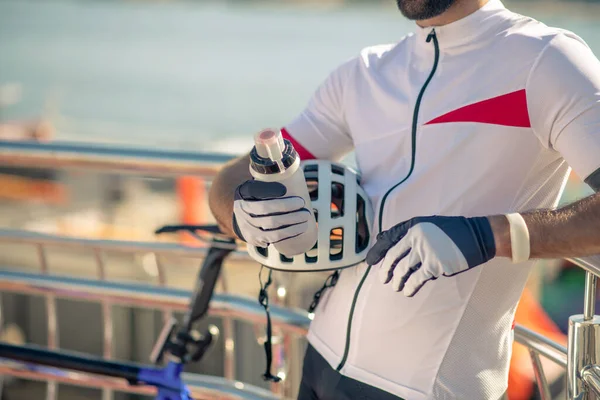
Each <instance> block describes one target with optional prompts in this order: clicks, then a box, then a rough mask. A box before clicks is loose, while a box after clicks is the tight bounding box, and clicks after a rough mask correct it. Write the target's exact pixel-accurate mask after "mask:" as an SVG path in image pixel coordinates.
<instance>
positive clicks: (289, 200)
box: [233, 180, 311, 247]
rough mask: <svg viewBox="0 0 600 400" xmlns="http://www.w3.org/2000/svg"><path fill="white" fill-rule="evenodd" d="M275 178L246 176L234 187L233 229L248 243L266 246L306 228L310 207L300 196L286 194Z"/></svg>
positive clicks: (298, 234) (296, 234)
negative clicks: (246, 178)
mask: <svg viewBox="0 0 600 400" xmlns="http://www.w3.org/2000/svg"><path fill="white" fill-rule="evenodd" d="M286 191H287V189H286V187H285V186H284V185H282V184H281V183H279V182H262V181H256V180H249V181H246V182H244V183H242V184H241V185H240V186H238V187H237V189H236V191H235V198H234V203H233V229H234V231H235V233H236V235H237V236H238V237H239V238H240V239H241V240H243V241H245V242H247V243H248V244H250V245H252V246H257V247H267V246H268V245H269V244H273V243H279V242H283V241H284V240H290V239H293V238H295V237H297V236H300V235H302V234H303V233H305V232H306V231H307V229H308V221H309V219H310V217H311V214H310V211H309V210H308V208H306V204H304V199H302V197H298V196H288V197H286V196H285V194H286Z"/></svg>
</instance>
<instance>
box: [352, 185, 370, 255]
mask: <svg viewBox="0 0 600 400" xmlns="http://www.w3.org/2000/svg"><path fill="white" fill-rule="evenodd" d="M366 208H367V207H366V204H365V200H364V199H363V198H362V197H361V196H358V195H357V196H356V242H355V243H356V249H355V250H356V252H357V253H360V252H362V251H364V250H366V248H367V246H368V245H369V240H371V237H370V235H369V227H368V226H367V225H366V224H365V221H366V220H367V218H366Z"/></svg>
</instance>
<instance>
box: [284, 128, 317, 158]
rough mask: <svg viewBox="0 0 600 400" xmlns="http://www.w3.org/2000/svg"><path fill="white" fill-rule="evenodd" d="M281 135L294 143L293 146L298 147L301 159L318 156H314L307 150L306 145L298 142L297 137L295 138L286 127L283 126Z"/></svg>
mask: <svg viewBox="0 0 600 400" xmlns="http://www.w3.org/2000/svg"><path fill="white" fill-rule="evenodd" d="M281 136H283V138H284V139H287V140H289V141H290V142H291V143H292V146H294V149H296V151H297V152H298V155H299V156H300V159H301V160H314V159H316V158H317V157H315V156H313V155H312V153H311V152H310V151H308V150H306V148H305V147H304V146H302V145H301V144H300V143H298V142H297V141H296V139H294V138H293V137H292V135H290V134H289V132H288V131H287V130H286V129H285V128H281Z"/></svg>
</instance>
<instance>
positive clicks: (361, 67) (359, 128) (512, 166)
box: [286, 0, 600, 400]
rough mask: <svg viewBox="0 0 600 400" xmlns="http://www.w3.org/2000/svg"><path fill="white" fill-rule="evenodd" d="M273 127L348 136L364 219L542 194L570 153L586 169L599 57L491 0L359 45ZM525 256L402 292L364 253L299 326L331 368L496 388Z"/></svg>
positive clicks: (476, 212) (322, 146) (599, 105)
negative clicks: (389, 39)
mask: <svg viewBox="0 0 600 400" xmlns="http://www.w3.org/2000/svg"><path fill="white" fill-rule="evenodd" d="M286 130H287V132H288V134H289V136H290V137H291V138H292V140H293V141H294V142H295V144H296V145H297V147H298V148H300V149H301V150H300V151H301V153H302V152H304V154H305V155H308V153H311V154H312V155H314V156H315V157H317V158H324V159H332V160H338V159H340V158H341V157H343V156H344V155H345V154H347V153H348V152H350V151H351V150H355V153H356V160H357V164H358V167H359V169H360V171H361V173H362V179H363V181H362V185H363V187H364V188H365V190H366V192H367V193H368V195H369V196H370V197H371V200H372V202H373V205H374V206H375V209H376V218H375V225H376V226H375V229H374V230H375V233H377V232H378V231H380V230H381V229H388V228H390V227H391V226H393V225H395V224H397V223H399V222H402V221H404V220H407V219H409V218H412V217H415V216H426V215H462V216H481V215H493V214H502V213H509V212H514V211H524V210H530V209H536V208H545V207H553V206H556V204H557V200H558V198H559V196H560V193H561V192H562V189H563V187H564V184H565V182H566V179H567V176H568V174H569V166H570V167H572V168H573V169H574V170H575V172H576V173H577V174H578V175H579V176H580V177H581V178H586V177H587V176H589V175H590V174H592V173H593V172H594V171H596V170H597V169H598V168H599V167H600V62H599V61H598V60H597V59H596V57H595V56H594V55H593V53H592V51H591V50H590V49H589V48H588V47H587V46H586V44H585V43H584V42H583V41H582V40H581V39H580V38H578V37H577V36H575V35H574V34H572V33H570V32H567V31H564V30H560V29H555V28H550V27H547V26H545V25H544V24H542V23H540V22H537V21H535V20H533V19H531V18H527V17H523V16H521V15H517V14H515V13H512V12H510V11H508V10H507V9H506V8H504V6H503V5H502V3H501V2H500V1H499V0H490V1H489V2H488V3H487V4H486V5H485V6H484V7H483V8H481V9H480V10H479V11H477V12H475V13H473V14H471V15H469V16H467V17H466V18H464V19H462V20H459V21H457V22H454V23H452V24H449V25H445V26H442V27H436V28H434V29H432V28H424V29H422V28H417V31H416V32H415V33H414V34H411V35H408V36H406V37H405V38H403V39H401V40H400V41H399V42H398V43H396V44H393V45H384V46H374V47H370V48H367V49H365V50H364V51H362V52H361V53H360V56H358V57H356V58H354V59H351V60H349V61H348V62H346V63H344V64H343V65H342V66H340V67H339V68H338V69H336V70H335V71H333V72H332V73H331V75H330V76H329V77H328V78H327V79H326V80H325V82H324V83H323V84H322V85H321V86H320V87H319V88H318V90H317V91H316V93H315V94H314V96H313V97H312V99H311V101H310V102H309V104H308V106H307V108H306V110H304V112H303V113H302V114H301V115H300V116H299V117H298V118H296V119H295V120H294V121H292V122H291V123H290V124H288V125H287V126H286ZM413 164H414V165H413ZM407 176H409V178H408V179H407V180H406V181H405V182H404V183H402V184H401V185H398V186H397V187H396V185H397V184H398V182H400V181H402V180H403V179H404V178H405V177H407ZM388 193H389V194H388ZM386 194H388V195H387V196H386ZM380 217H381V221H382V225H383V226H381V227H380V226H379V224H378V220H379V218H380ZM530 267H531V263H525V264H519V265H514V264H512V263H511V262H510V261H509V260H508V259H495V260H492V261H491V262H489V263H487V264H485V265H483V266H479V267H477V268H474V269H472V270H470V271H468V272H465V273H462V274H459V275H456V276H454V277H451V278H440V279H437V280H435V281H431V282H428V283H427V284H426V285H425V286H424V287H423V288H422V289H421V291H420V292H419V293H418V294H417V295H416V296H415V297H413V298H407V297H405V296H404V295H402V294H401V293H396V292H394V291H393V290H392V289H391V287H389V285H388V286H384V285H383V284H381V283H380V281H379V280H378V277H377V271H375V270H374V268H375V267H373V268H371V270H370V272H369V273H366V271H368V270H367V267H366V266H361V267H357V268H353V269H348V270H344V271H342V272H341V276H340V279H339V281H338V283H337V286H335V288H333V289H332V290H330V291H329V292H328V293H327V295H326V296H325V297H324V298H323V300H322V301H321V304H320V305H319V307H318V309H317V314H316V316H315V319H314V321H313V323H312V325H311V328H310V332H309V335H308V340H309V341H310V343H311V344H312V345H313V346H314V347H315V348H316V349H317V351H319V352H320V353H321V354H322V355H323V356H324V358H325V359H326V360H327V361H328V362H329V364H330V365H331V366H332V367H333V368H336V369H338V370H339V371H340V372H341V373H342V374H344V375H346V376H348V377H351V378H353V379H356V380H359V381H362V382H364V383H367V384H370V385H373V386H376V387H378V388H381V389H383V390H386V391H388V392H391V393H393V394H395V395H397V396H399V397H402V398H404V399H406V400H419V399H461V400H465V399H468V400H475V399H477V400H479V399H497V398H500V397H501V396H502V394H503V393H504V392H505V390H506V386H507V376H508V366H509V358H510V353H511V346H512V341H513V335H512V330H511V325H512V321H513V316H514V312H515V308H516V306H517V303H518V300H519V297H520V295H521V292H522V290H523V287H524V285H525V282H526V279H527V276H528V274H529V271H530Z"/></svg>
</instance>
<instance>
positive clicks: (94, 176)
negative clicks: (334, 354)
mask: <svg viewBox="0 0 600 400" xmlns="http://www.w3.org/2000/svg"><path fill="white" fill-rule="evenodd" d="M506 5H507V6H508V7H509V8H511V9H512V10H514V11H517V12H519V13H522V14H525V15H529V16H532V17H534V18H536V19H539V20H541V21H542V22H545V23H547V24H549V25H554V26H558V27H561V28H565V29H569V30H572V31H574V32H575V33H576V34H578V35H579V36H581V37H582V38H583V39H584V40H585V41H586V42H587V43H588V44H589V45H590V46H591V48H592V49H593V50H594V52H595V53H596V55H600V0H589V1H572V0H562V1H555V0H534V1H514V0H513V1H510V2H506ZM412 29H413V23H412V22H409V21H407V20H405V19H404V18H403V17H402V16H401V15H400V14H399V12H397V10H396V7H395V2H394V1H392V0H274V1H251V0H207V1H201V0H188V1H168V0H162V1H159V0H155V1H150V0H146V1H143V0H136V1H134V0H130V1H124V0H37V1H36V0H0V140H30V139H35V140H40V141H71V142H79V143H90V144H103V145H118V146H122V147H124V148H138V147H143V148H151V149H166V150H169V149H170V150H186V151H197V152H217V153H224V154H240V153H242V152H246V151H248V150H249V149H250V147H251V140H252V136H251V135H252V134H253V133H254V132H256V131H258V130H260V129H262V128H264V127H267V126H273V127H278V126H282V125H284V124H285V123H286V122H288V121H289V120H290V119H292V118H293V117H295V115H296V114H297V113H298V112H300V111H301V110H302V108H303V107H304V106H305V104H306V102H307V100H308V98H309V96H310V95H311V94H312V92H313V90H314V89H315V88H316V86H317V85H318V84H319V83H320V82H321V80H323V79H324V78H325V77H326V76H327V74H328V72H330V71H331V70H332V69H334V68H335V67H336V66H337V65H339V64H340V63H341V62H343V61H344V60H346V59H348V58H350V57H353V56H355V55H356V54H357V53H358V52H359V51H360V50H361V49H362V48H364V47H366V46H369V45H373V44H380V43H391V42H395V41H397V40H398V39H399V38H401V37H402V36H403V35H404V34H406V33H408V32H410V31H411V30H412ZM557 79H560V78H559V77H557ZM350 162H351V161H350ZM25 167H26V168H25ZM209 185H210V182H209V181H206V180H202V179H197V178H194V177H179V178H164V177H153V176H129V175H121V174H113V173H104V172H102V171H87V170H86V171H80V170H73V169H69V168H61V169H48V168H36V166H35V165H28V166H19V167H15V166H2V165H0V227H1V228H11V229H23V230H28V231H36V232H44V233H48V234H55V235H66V236H73V237H80V238H94V239H110V240H135V241H154V240H157V239H156V237H155V236H154V235H153V231H154V229H155V228H157V227H158V226H161V225H163V224H168V223H178V222H187V223H202V222H211V221H212V217H211V216H210V213H209V212H208V209H207V206H206V189H207V187H208V186H209ZM190 193H192V194H190ZM590 193H591V191H590V189H589V188H588V187H587V186H585V185H583V184H582V183H581V182H580V180H579V179H578V177H576V176H574V175H573V176H572V178H571V180H570V181H569V184H568V186H567V189H566V191H565V195H564V198H563V199H562V202H563V203H565V202H569V201H573V200H575V199H578V198H581V197H583V196H585V195H587V194H590ZM167 240H168V241H173V242H176V243H184V244H187V245H195V244H194V242H192V241H190V239H189V238H188V237H175V238H170V239H167ZM34 259H35V257H34V256H32V251H31V250H27V249H26V247H23V248H20V247H18V246H15V245H11V244H1V243H0V269H3V268H7V269H8V268H10V269H15V268H16V269H19V270H32V271H33V270H36V268H39V266H38V265H37V264H36V262H35V261H33V260H34ZM50 259H51V267H50V270H51V271H52V272H53V273H57V274H62V275H70V276H93V275H94V272H93V271H94V264H93V255H90V254H85V252H78V253H69V254H65V251H64V250H60V251H59V250H56V251H55V253H53V254H51V257H50ZM172 264H173V265H172V268H169V269H167V271H168V272H167V274H168V277H167V281H168V284H169V286H172V287H175V288H183V289H188V290H189V289H191V284H190V282H191V281H193V279H194V278H193V277H194V276H195V273H196V271H197V267H198V265H199V264H198V263H197V262H196V263H194V262H191V261H189V260H188V261H186V262H181V261H177V262H173V263H172ZM107 266H108V271H109V272H108V279H120V280H129V281H135V282H154V281H155V280H156V278H157V275H156V268H155V266H154V264H153V262H152V260H150V261H149V259H148V257H146V256H144V255H138V256H135V257H125V258H124V257H114V258H113V259H111V260H110V262H109V263H108V264H107ZM170 266H171V265H170ZM256 273H257V269H256V266H253V267H252V268H250V269H249V268H247V267H239V266H238V267H236V266H230V269H229V272H228V276H229V278H230V279H229V286H230V288H229V290H231V291H233V292H236V293H241V294H246V295H248V296H256V293H257V289H258V281H257V279H256ZM583 277H584V275H583V271H581V270H580V269H578V268H574V267H573V266H571V265H570V264H568V263H567V262H558V261H557V262H544V263H543V264H541V265H539V266H538V267H537V268H536V269H535V271H534V273H533V274H532V278H531V281H530V285H529V286H528V290H527V292H526V296H528V297H527V301H523V302H522V309H521V310H520V312H519V313H518V318H520V320H519V323H523V324H524V325H526V326H527V325H528V324H529V325H530V326H531V327H532V329H536V328H537V329H538V330H539V331H540V332H543V333H546V334H548V335H551V336H552V337H554V338H555V339H556V340H557V341H562V342H564V340H565V334H566V329H567V326H566V323H567V318H568V316H569V315H571V314H576V313H581V312H582V308H583V302H582V298H583ZM280 279H281V280H283V281H286V280H288V282H289V279H291V278H289V277H285V276H281V277H280ZM322 279H323V277H321V276H317V277H313V278H311V279H309V281H308V282H304V283H303V284H302V285H299V286H298V287H301V288H302V289H301V290H298V291H297V293H296V294H295V295H294V297H293V299H291V300H289V301H290V303H289V304H290V305H294V306H298V307H306V305H307V304H308V303H310V300H311V294H312V290H313V289H314V288H315V287H318V286H320V285H321V284H322ZM0 299H1V301H2V318H1V319H0V322H2V327H3V328H2V329H3V330H2V331H1V333H0V334H1V335H2V336H1V337H0V340H8V341H11V342H14V343H19V342H30V343H38V344H42V345H44V344H46V343H47V342H48V337H47V334H46V332H45V328H43V327H45V324H46V322H42V320H44V319H45V318H46V317H47V316H45V315H44V313H45V311H44V305H43V299H40V298H36V297H35V296H24V295H16V294H13V293H2V295H1V297H0ZM114 313H115V329H116V332H118V334H117V336H119V338H120V339H119V340H117V342H115V343H114V344H113V347H114V353H115V357H116V358H121V359H130V360H135V361H147V354H148V352H149V349H150V347H151V345H152V342H153V338H154V337H155V336H156V335H157V332H158V330H159V328H160V325H161V320H160V316H157V315H155V314H156V313H155V312H153V311H152V310H141V309H136V308H133V307H121V306H119V307H117V306H114ZM58 316H59V321H60V323H61V324H62V325H61V326H62V327H63V331H65V333H63V334H61V339H60V347H61V348H67V349H75V350H79V351H85V352H88V353H92V354H102V346H101V342H102V335H101V333H99V332H100V331H101V329H102V326H101V324H102V319H101V309H100V306H99V305H98V304H92V303H85V304H84V303H81V302H73V301H67V300H64V301H61V302H60V303H59V304H58ZM148 327H152V329H149V328H148ZM42 328H43V329H42ZM237 329H239V330H241V331H243V329H244V328H243V327H239V328H237ZM250 336H251V335H250ZM243 343H245V344H244V347H245V349H244V353H243V357H241V358H242V359H245V360H246V365H245V366H241V367H239V369H240V370H239V371H238V372H239V373H238V377H239V378H240V379H244V380H246V381H247V382H251V383H254V384H256V385H262V386H265V385H264V383H262V382H261V380H260V379H259V377H260V373H259V372H258V370H260V369H262V368H263V363H264V361H263V356H262V353H261V352H260V345H259V344H258V343H257V342H256V341H255V340H253V339H252V340H250V339H248V340H246V342H243ZM236 351H238V350H237V348H236ZM239 351H242V350H239ZM522 351H523V349H521V350H518V349H517V348H515V357H514V359H513V368H512V370H511V385H512V386H511V387H512V388H513V390H512V392H511V400H514V399H524V400H529V399H533V398H536V396H538V395H537V393H536V391H535V389H534V388H533V385H532V382H533V373H532V370H531V368H530V366H529V363H530V361H529V358H528V354H527V353H523V352H522ZM215 352H216V353H215V354H214V355H213V357H212V358H211V360H212V361H209V362H207V363H205V365H204V366H197V367H196V370H197V371H200V372H204V373H208V374H214V375H222V369H223V365H222V362H221V361H219V357H220V355H219V354H221V353H219V350H215ZM523 354H526V356H523ZM221 356H222V354H221ZM256 365H258V367H256ZM548 368H550V370H551V372H552V371H553V370H552V367H548ZM553 373H554V375H553V376H554V378H555V379H556V385H555V392H556V393H560V391H561V390H562V386H561V382H562V375H561V372H560V371H558V370H556V371H553ZM45 390H46V389H45V387H44V386H43V385H41V384H39V383H33V382H25V381H20V380H14V379H10V380H8V379H7V380H6V381H5V382H4V390H2V393H1V395H2V399H3V400H8V399H36V398H44V396H45ZM291 393H293V389H292V392H291ZM100 395H101V394H100V392H99V391H90V390H88V391H84V390H83V389H78V388H74V387H67V386H64V385H61V387H60V390H59V391H58V397H59V398H65V399H74V398H85V399H88V398H100V397H99V396H100ZM121 398H127V399H129V398H131V399H133V398H138V397H136V396H134V395H122V397H121Z"/></svg>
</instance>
